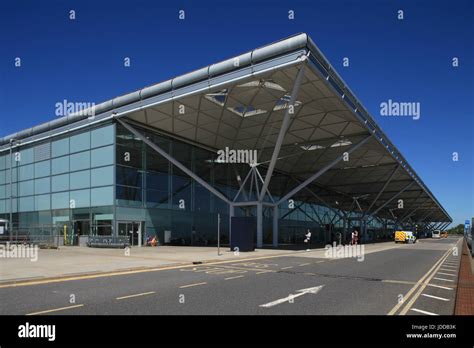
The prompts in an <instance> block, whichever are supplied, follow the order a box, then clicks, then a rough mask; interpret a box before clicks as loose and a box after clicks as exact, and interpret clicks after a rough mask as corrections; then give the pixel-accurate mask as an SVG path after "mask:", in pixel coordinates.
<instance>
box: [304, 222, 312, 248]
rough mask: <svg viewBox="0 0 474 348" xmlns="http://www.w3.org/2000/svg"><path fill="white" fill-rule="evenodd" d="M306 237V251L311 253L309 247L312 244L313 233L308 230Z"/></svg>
mask: <svg viewBox="0 0 474 348" xmlns="http://www.w3.org/2000/svg"><path fill="white" fill-rule="evenodd" d="M305 237H306V239H305V240H304V242H305V243H307V244H308V248H307V249H306V251H310V249H309V245H310V243H311V231H310V230H309V228H308V230H307V232H306V234H305Z"/></svg>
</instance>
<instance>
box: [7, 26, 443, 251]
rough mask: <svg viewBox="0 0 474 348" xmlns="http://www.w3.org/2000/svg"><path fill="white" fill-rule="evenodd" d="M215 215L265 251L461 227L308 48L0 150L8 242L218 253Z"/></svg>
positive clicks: (186, 83) (228, 230)
mask: <svg viewBox="0 0 474 348" xmlns="http://www.w3.org/2000/svg"><path fill="white" fill-rule="evenodd" d="M218 216H219V217H220V224H219V228H220V232H221V241H222V242H223V243H228V242H229V238H230V236H231V235H232V231H234V233H237V232H236V231H237V230H238V231H239V232H238V233H241V232H242V226H244V228H243V229H244V230H246V231H249V233H251V234H252V238H253V239H254V240H255V242H256V245H257V246H258V247H261V246H263V245H273V246H274V247H276V246H279V245H280V246H283V245H292V244H299V243H301V242H302V241H303V239H304V238H305V237H304V234H305V232H306V231H307V230H308V229H310V230H311V232H312V233H313V243H315V244H322V245H324V244H326V243H329V242H332V241H337V240H341V241H343V242H344V241H347V240H348V236H349V235H350V232H351V231H352V229H353V228H358V229H359V231H361V237H362V241H371V240H377V239H380V240H383V239H387V238H390V237H391V233H392V232H393V231H394V229H396V228H397V227H400V226H405V227H407V228H412V229H414V230H415V229H418V230H419V231H420V232H423V233H425V232H429V231H430V230H432V229H440V228H443V227H444V226H447V225H448V224H449V223H450V222H451V221H452V220H451V217H450V216H449V214H448V213H447V212H446V211H445V210H444V208H443V207H442V206H441V204H440V203H439V202H438V201H437V199H436V198H435V197H434V196H433V194H432V193H431V192H430V190H429V189H428V188H427V187H426V185H425V184H424V183H423V181H422V180H421V178H419V176H418V175H417V174H416V173H415V171H414V170H413V169H412V168H411V166H410V165H409V164H408V163H407V161H406V160H405V159H404V157H403V156H402V155H401V154H400V153H399V151H398V150H397V149H396V147H395V146H394V145H393V144H392V143H391V142H390V140H389V139H388V137H387V136H386V135H385V133H384V132H383V131H382V130H381V129H380V128H379V126H378V125H377V124H376V123H375V121H374V120H373V118H372V117H371V116H370V115H369V113H368V112H367V111H366V109H365V108H364V107H363V106H362V105H361V103H360V102H359V101H358V100H357V98H356V97H355V96H354V95H353V93H352V92H351V91H350V89H349V88H348V87H347V86H346V84H345V83H344V82H343V80H342V79H341V78H340V77H339V75H338V74H337V73H336V71H335V70H334V68H333V67H332V66H331V65H330V63H329V62H328V61H327V59H326V58H325V57H324V55H323V54H322V53H321V52H320V51H319V49H318V48H317V47H316V46H315V44H314V43H313V41H312V40H311V39H310V38H309V37H308V36H307V35H306V34H299V35H296V36H292V37H290V38H287V39H284V40H281V41H278V42H276V43H273V44H270V45H267V46H264V47H261V48H258V49H255V50H253V51H251V52H247V53H245V54H241V55H239V56H237V57H234V58H231V59H228V60H225V61H222V62H219V63H216V64H212V65H209V66H207V67H204V68H202V69H199V70H197V71H194V72H191V73H189V74H186V75H182V76H178V77H176V78H173V79H171V80H168V81H165V82H161V83H159V84H156V85H153V86H149V87H146V88H143V89H141V90H139V91H136V92H133V93H129V94H127V95H124V96H120V97H117V98H114V99H112V100H109V101H106V102H104V103H101V104H98V105H94V106H93V107H92V108H91V109H88V110H85V111H83V112H76V113H75V114H71V115H67V116H64V117H62V118H58V119H55V120H53V121H51V122H48V123H45V124H41V125H39V126H36V127H33V128H30V129H27V130H24V131H20V132H18V133H15V134H12V135H9V136H6V137H4V138H3V139H2V138H0V219H1V220H0V221H4V222H5V225H6V227H5V231H7V229H8V231H9V236H10V237H11V238H13V236H15V237H16V238H27V239H28V240H31V241H41V240H42V241H48V240H55V241H58V240H61V243H66V244H71V245H85V244H88V245H91V246H103V245H122V244H130V245H133V246H136V245H143V244H144V243H145V242H146V240H147V239H148V238H150V237H153V236H156V237H158V239H159V242H160V244H168V243H169V244H179V245H211V244H215V243H216V241H217V228H218ZM416 226H418V227H416ZM58 236H59V237H60V238H58Z"/></svg>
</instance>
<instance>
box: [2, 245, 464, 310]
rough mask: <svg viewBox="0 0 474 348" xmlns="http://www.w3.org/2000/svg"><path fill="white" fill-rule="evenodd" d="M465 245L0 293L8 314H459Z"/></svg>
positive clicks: (302, 256)
mask: <svg viewBox="0 0 474 348" xmlns="http://www.w3.org/2000/svg"><path fill="white" fill-rule="evenodd" d="M458 241H459V239H457V238H454V237H450V238H448V239H439V240H432V239H429V240H421V241H419V242H418V243H416V244H414V245H399V246H397V248H393V249H389V250H383V251H379V252H374V253H370V254H366V255H365V257H364V260H363V261H361V262H359V261H357V259H356V258H342V259H328V258H314V257H310V256H311V252H308V253H304V252H299V253H295V254H294V255H292V256H277V257H265V258H255V259H253V260H243V261H229V262H221V263H215V264H203V265H196V266H191V267H182V268H173V269H166V268H165V269H162V270H159V271H149V272H142V273H134V274H126V275H109V276H103V277H98V278H91V279H87V278H86V279H81V277H79V279H77V280H69V281H60V282H57V281H56V282H51V283H46V284H37V285H28V286H17V287H15V286H7V287H0V298H1V299H2V301H1V302H2V303H1V305H0V314H20V315H22V314H29V315H42V314H50V315H74V314H100V315H111V314H130V315H137V314H171V315H174V314H193V315H194V314H316V315H333V314H349V315H350V314H357V315H372V314H382V315H383V314H395V315H398V314H406V315H435V314H452V313H453V311H454V299H455V293H456V291H455V288H456V281H457V272H458V269H459V260H460V257H459V255H456V253H454V254H453V252H452V251H453V247H454V246H455V245H456V243H457V242H458ZM457 245H458V247H459V246H460V244H457ZM246 257H248V258H251V257H252V255H251V254H249V255H246Z"/></svg>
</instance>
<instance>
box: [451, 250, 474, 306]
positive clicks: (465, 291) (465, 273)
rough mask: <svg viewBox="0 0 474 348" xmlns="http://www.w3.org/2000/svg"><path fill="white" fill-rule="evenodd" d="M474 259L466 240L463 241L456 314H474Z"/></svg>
mask: <svg viewBox="0 0 474 348" xmlns="http://www.w3.org/2000/svg"><path fill="white" fill-rule="evenodd" d="M472 265H473V259H472V257H471V252H470V250H469V248H468V246H467V243H466V241H464V242H463V248H462V254H461V265H460V269H459V278H458V287H457V295H456V308H455V314H456V315H474V273H473V269H472Z"/></svg>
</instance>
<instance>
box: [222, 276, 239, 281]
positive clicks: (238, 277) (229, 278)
mask: <svg viewBox="0 0 474 348" xmlns="http://www.w3.org/2000/svg"><path fill="white" fill-rule="evenodd" d="M237 278H243V275H239V276H235V277H230V278H225V279H224V280H231V279H237Z"/></svg>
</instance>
